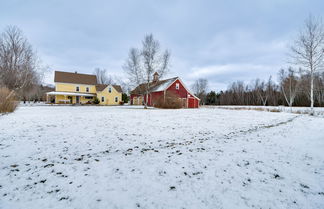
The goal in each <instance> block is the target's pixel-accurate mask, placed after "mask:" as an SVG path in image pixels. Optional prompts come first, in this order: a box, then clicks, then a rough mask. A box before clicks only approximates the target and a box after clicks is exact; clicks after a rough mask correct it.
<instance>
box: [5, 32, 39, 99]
mask: <svg viewBox="0 0 324 209" xmlns="http://www.w3.org/2000/svg"><path fill="white" fill-rule="evenodd" d="M37 70H39V69H38V59H37V56H36V53H35V52H34V50H33V49H32V46H31V45H30V44H29V42H28V41H27V39H26V38H25V37H24V36H23V33H22V31H21V30H20V29H19V28H18V27H16V26H8V27H7V28H6V29H5V31H4V32H3V33H2V34H1V36H0V84H1V85H3V86H5V87H7V88H8V89H10V90H11V93H10V95H9V96H8V97H10V96H11V95H12V94H13V93H15V92H16V93H17V92H18V91H22V90H24V89H27V88H30V87H31V86H32V85H33V84H36V83H38V81H39V80H40V77H39V73H38V72H37Z"/></svg>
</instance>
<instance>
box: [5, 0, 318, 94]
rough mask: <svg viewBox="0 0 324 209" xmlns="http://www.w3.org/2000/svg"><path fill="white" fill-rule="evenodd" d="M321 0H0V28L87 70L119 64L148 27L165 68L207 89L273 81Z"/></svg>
mask: <svg viewBox="0 0 324 209" xmlns="http://www.w3.org/2000/svg"><path fill="white" fill-rule="evenodd" d="M323 11H324V1H323V0H244V1H243V0H241V1H239V0H224V1H217V0H192V1H190V0H164V1H152V0H119V1H108V0H106V1H103V0H102V1H99V0H91V1H90V0H88V1H85V0H84V1H83V0H69V1H67V0H47V1H43V0H39V1H36V0H35V1H33V0H21V1H17V0H0V31H3V30H4V29H5V27H6V26H8V25H15V26H18V27H19V28H20V29H21V30H22V31H23V32H24V35H25V36H26V37H27V39H28V40H29V42H30V43H31V44H32V46H33V47H34V49H35V50H36V51H37V55H38V56H39V57H40V59H41V63H42V65H43V66H47V67H48V70H47V71H46V73H45V77H44V83H48V84H53V83H54V73H53V72H54V71H55V70H60V71H70V72H75V71H78V72H79V73H88V74H92V73H93V71H94V69H95V68H97V67H99V68H104V69H107V71H108V72H109V74H110V75H112V76H117V77H119V78H121V79H124V80H127V77H126V75H125V73H124V71H123V69H122V66H123V64H124V63H125V60H126V59H127V55H128V52H129V49H130V48H131V47H140V46H141V41H142V39H143V37H144V36H145V35H147V34H151V33H152V34H153V35H154V37H155V38H156V39H157V40H159V41H160V44H161V48H162V49H168V50H170V51H171V67H170V73H169V75H167V76H166V77H171V76H179V77H180V78H181V79H182V80H183V81H184V82H185V83H186V84H187V85H188V86H190V85H191V84H192V83H193V82H194V81H195V80H196V79H198V78H205V79H207V80H208V82H209V90H215V91H220V90H225V89H226V88H227V86H228V85H229V84H230V83H231V82H233V81H237V80H240V81H244V82H247V83H249V82H251V81H252V80H253V79H255V78H260V79H268V78H269V76H270V75H271V76H273V80H274V81H276V77H277V72H278V71H279V69H280V68H283V67H287V65H288V63H287V60H288V59H287V54H288V53H289V46H290V45H291V44H292V42H293V40H294V39H295V38H296V37H297V35H298V31H299V30H300V29H301V27H302V26H303V23H304V20H305V19H306V18H307V17H308V16H309V15H310V14H312V15H314V16H322V15H323V14H324V12H323Z"/></svg>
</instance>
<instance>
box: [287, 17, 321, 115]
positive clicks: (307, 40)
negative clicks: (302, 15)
mask: <svg viewBox="0 0 324 209" xmlns="http://www.w3.org/2000/svg"><path fill="white" fill-rule="evenodd" d="M291 52H292V53H291V57H292V58H293V61H294V63H295V64H297V65H301V66H302V67H304V68H305V69H306V71H307V72H308V73H309V74H310V86H311V87H310V100H311V105H310V106H311V114H314V77H315V74H316V73H318V72H319V71H320V70H322V69H323V65H324V26H323V24H322V21H321V20H320V19H316V18H314V17H313V16H309V18H308V19H307V20H306V21H305V25H304V28H303V29H302V31H301V32H300V34H299V37H298V38H297V40H296V41H295V42H294V45H293V46H292V47H291Z"/></svg>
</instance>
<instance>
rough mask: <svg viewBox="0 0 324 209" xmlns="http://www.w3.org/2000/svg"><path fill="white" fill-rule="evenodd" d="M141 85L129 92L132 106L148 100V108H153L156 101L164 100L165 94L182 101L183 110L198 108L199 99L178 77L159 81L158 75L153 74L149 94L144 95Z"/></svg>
mask: <svg viewBox="0 0 324 209" xmlns="http://www.w3.org/2000/svg"><path fill="white" fill-rule="evenodd" d="M146 85H147V84H146V83H143V84H140V85H139V86H137V87H136V88H135V89H134V90H133V91H131V95H130V100H131V104H132V105H142V104H144V103H145V102H146V100H148V102H147V104H148V106H155V105H156V103H157V101H158V100H159V99H161V98H165V96H166V94H168V93H172V94H173V95H175V96H176V97H178V99H179V100H181V101H182V107H183V108H198V107H199V101H200V99H199V98H198V97H196V96H195V95H194V94H193V93H191V92H190V91H189V89H188V88H187V87H186V86H185V84H184V83H183V82H182V80H181V79H180V78H179V77H174V78H169V79H165V80H159V74H158V73H154V75H153V81H152V82H151V83H150V84H149V93H148V95H147V94H146V93H145V90H144V89H145V86H146Z"/></svg>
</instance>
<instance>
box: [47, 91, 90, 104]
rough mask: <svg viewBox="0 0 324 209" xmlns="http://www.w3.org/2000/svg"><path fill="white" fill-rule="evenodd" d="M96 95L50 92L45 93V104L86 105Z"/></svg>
mask: <svg viewBox="0 0 324 209" xmlns="http://www.w3.org/2000/svg"><path fill="white" fill-rule="evenodd" d="M95 96H96V94H89V93H76V92H59V91H52V92H48V93H46V102H47V103H55V104H86V103H89V102H91V101H93V99H94V97H95Z"/></svg>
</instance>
